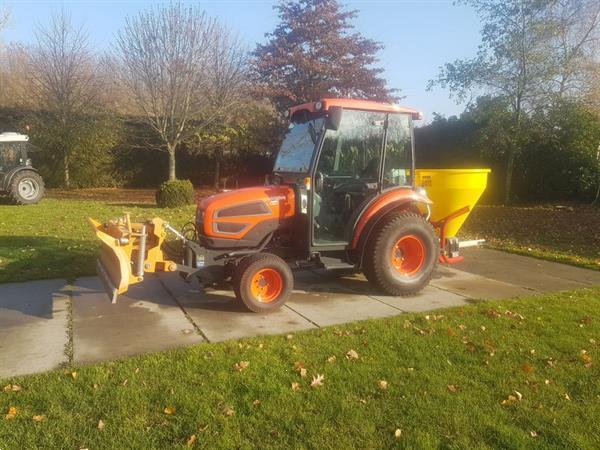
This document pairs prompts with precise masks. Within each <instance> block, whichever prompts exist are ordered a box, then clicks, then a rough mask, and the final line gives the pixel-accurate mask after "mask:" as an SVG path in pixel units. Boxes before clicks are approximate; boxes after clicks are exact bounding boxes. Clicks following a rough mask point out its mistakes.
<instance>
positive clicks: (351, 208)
mask: <svg viewBox="0 0 600 450" xmlns="http://www.w3.org/2000/svg"><path fill="white" fill-rule="evenodd" d="M288 116H289V120H290V127H289V130H288V132H287V134H286V136H285V139H284V140H283V143H282V145H281V149H280V150H279V153H278V155H277V159H276V161H275V165H274V167H273V171H272V173H271V174H270V175H269V176H268V179H267V181H266V183H265V185H264V186H259V187H251V188H245V189H239V190H235V191H231V192H223V193H219V194H216V195H212V196H210V197H207V198H204V199H202V200H200V201H199V203H198V207H197V212H196V219H195V223H194V224H193V226H188V227H186V228H184V230H182V231H181V232H180V231H178V230H176V229H174V228H173V227H171V226H170V225H169V224H167V223H165V222H163V221H162V220H160V219H153V220H149V221H147V222H145V223H131V222H130V220H129V218H128V217H125V218H122V219H119V220H116V221H111V222H108V223H106V224H101V223H98V222H96V221H93V220H90V221H91V223H92V225H93V226H94V229H95V231H96V234H97V235H98V237H99V238H100V239H101V240H102V242H103V244H104V245H103V249H102V254H101V257H100V259H99V261H98V265H97V267H98V273H99V275H100V277H101V279H102V280H103V282H104V284H105V287H106V288H107V292H108V294H109V297H110V298H111V299H112V300H113V301H116V298H117V295H118V294H119V293H123V292H125V291H126V290H127V288H128V286H129V285H130V284H132V283H136V282H140V281H142V280H143V278H144V274H145V273H146V272H157V271H176V272H179V273H180V274H181V275H182V276H183V277H184V278H186V279H190V278H191V277H197V278H198V279H199V280H200V281H201V282H203V283H205V284H211V283H217V282H221V281H224V280H228V279H229V280H231V282H232V284H233V289H234V291H235V293H236V296H237V297H238V298H239V299H240V300H241V301H242V302H243V303H244V304H245V305H246V306H247V307H248V308H249V309H250V310H252V311H255V312H267V311H271V310H274V309H277V308H279V307H281V306H282V305H283V303H284V302H285V301H286V299H287V298H288V296H289V295H290V292H291V291H292V289H293V286H294V277H293V274H292V269H301V268H315V267H316V268H325V269H330V270H338V269H344V271H346V272H347V271H349V270H350V271H355V272H363V273H364V274H365V276H366V277H367V279H368V280H369V281H370V282H371V283H372V284H373V285H374V286H376V288H378V289H379V290H381V291H383V292H385V293H387V294H391V295H412V294H415V293H417V292H419V291H420V290H421V289H423V287H425V286H426V285H427V284H428V282H429V280H430V278H431V276H432V273H433V271H434V269H435V266H436V264H437V262H438V260H440V258H441V259H442V260H443V261H446V262H452V261H454V260H456V259H457V258H459V257H458V248H459V243H458V241H457V240H456V238H455V237H454V235H455V233H456V231H458V228H459V227H460V225H458V227H456V226H455V227H454V230H452V233H451V234H450V235H449V234H448V230H449V224H450V223H451V222H452V221H455V220H456V218H459V219H460V220H464V218H465V217H466V214H468V212H469V210H470V209H471V208H472V206H473V205H474V204H475V202H476V201H477V199H478V198H479V195H481V193H482V192H483V189H484V188H485V179H487V171H485V170H483V171H475V172H476V175H477V174H484V175H483V176H484V179H483V181H481V177H480V178H477V180H479V181H477V182H476V183H475V185H474V186H464V184H467V185H469V184H471V185H472V184H473V183H472V182H471V181H470V180H471V179H472V178H473V174H472V173H471V174H469V173H467V175H466V178H465V173H463V172H464V171H463V172H461V173H459V174H458V178H456V177H454V172H452V171H451V170H450V171H449V170H438V171H433V172H431V171H429V172H426V173H425V172H423V173H422V174H420V173H419V171H415V157H414V156H415V155H414V153H415V151H414V144H413V120H415V119H419V118H420V114H419V112H417V111H415V110H413V109H409V108H403V107H398V106H395V105H391V104H387V103H379V102H373V101H366V100H350V99H322V100H320V101H317V102H314V103H306V104H303V105H299V106H296V107H293V108H291V109H290V110H289V112H288ZM430 172H431V173H430ZM466 172H469V171H466ZM471 172H473V171H472V170H471ZM418 177H420V178H421V183H420V184H422V185H423V186H424V187H417V184H416V179H417V178H418ZM436 179H440V180H444V181H443V183H446V184H448V190H447V192H446V191H444V190H443V189H442V190H440V189H439V187H438V186H436V185H435V180H436ZM461 180H462V181H461ZM461 184H462V185H461ZM429 187H431V189H432V190H434V191H435V192H438V193H439V194H438V195H439V196H440V197H441V198H440V200H439V202H441V203H440V205H441V206H442V208H441V209H440V211H447V212H448V214H445V215H444V216H443V217H442V216H440V215H439V214H438V217H433V216H432V213H433V214H434V216H435V210H434V209H432V208H433V207H434V202H433V201H432V199H431V198H430V197H429V196H428V189H429ZM440 192H442V193H440ZM443 192H446V193H445V194H444V193H443ZM453 192H454V194H453ZM465 193H466V194H465ZM452 195H454V200H452V198H451V197H452ZM456 199H458V200H456ZM453 202H454V203H456V202H458V203H456V205H457V206H458V207H456V208H454V207H452V208H451V210H448V205H452V204H454V203H453ZM461 224H462V222H461ZM169 232H170V233H173V234H174V235H175V236H176V237H177V238H178V239H179V240H180V241H181V244H182V251H181V256H180V257H172V258H168V257H167V256H166V255H167V254H168V253H169V252H163V249H162V247H163V242H164V239H165V238H166V235H167V233H169Z"/></svg>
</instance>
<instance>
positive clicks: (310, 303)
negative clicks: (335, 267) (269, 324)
mask: <svg viewBox="0 0 600 450" xmlns="http://www.w3.org/2000/svg"><path fill="white" fill-rule="evenodd" d="M287 305H288V306H289V308H291V309H293V310H294V311H296V312H298V313H299V314H301V315H302V316H304V317H306V318H307V319H309V320H310V321H311V322H314V323H315V324H317V325H319V326H327V325H336V324H340V323H346V322H352V321H353V320H364V319H374V318H378V317H390V316H396V315H398V314H400V313H402V311H401V310H400V309H398V308H396V307H394V306H390V305H389V304H386V303H384V302H381V301H379V300H377V299H374V298H372V297H370V296H368V295H364V294H362V293H359V292H356V291H353V290H352V289H351V288H349V287H347V286H344V285H343V284H341V283H340V280H339V279H338V278H336V277H331V276H319V275H316V274H312V275H311V274H303V275H300V274H298V275H297V276H296V283H295V289H294V292H293V293H292V295H291V296H290V299H289V300H288V301H287Z"/></svg>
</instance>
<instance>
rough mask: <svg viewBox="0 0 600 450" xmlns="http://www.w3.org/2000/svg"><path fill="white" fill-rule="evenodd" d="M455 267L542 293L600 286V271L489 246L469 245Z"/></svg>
mask: <svg viewBox="0 0 600 450" xmlns="http://www.w3.org/2000/svg"><path fill="white" fill-rule="evenodd" d="M461 252H462V254H463V255H464V257H465V260H464V261H462V262H460V263H458V264H455V265H453V266H452V267H454V268H456V269H459V270H463V271H466V272H470V273H473V274H477V275H481V276H484V277H487V278H491V279H494V280H498V281H503V282H506V283H511V284H516V285H519V286H523V287H527V288H532V289H535V290H537V291H540V292H554V291H561V290H568V289H580V288H584V287H588V286H596V285H600V271H596V270H590V269H583V268H580V267H574V266H569V265H566V264H559V263H555V262H551V261H544V260H542V259H536V258H530V257H528V256H521V255H515V254H512V253H506V252H501V251H499V250H492V249H488V248H466V249H463V250H462V251H461Z"/></svg>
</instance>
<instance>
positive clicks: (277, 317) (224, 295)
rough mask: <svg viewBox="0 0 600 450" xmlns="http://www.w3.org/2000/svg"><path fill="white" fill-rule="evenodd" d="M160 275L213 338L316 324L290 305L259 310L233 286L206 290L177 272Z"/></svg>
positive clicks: (310, 326) (295, 328) (265, 333)
mask: <svg viewBox="0 0 600 450" xmlns="http://www.w3.org/2000/svg"><path fill="white" fill-rule="evenodd" d="M159 278H160V280H161V282H162V283H164V286H165V287H166V288H167V289H168V291H169V292H170V293H171V294H173V295H174V296H175V297H176V298H177V301H178V302H179V304H180V305H181V306H182V307H183V308H184V309H185V311H186V312H187V314H189V316H190V317H191V318H192V320H193V321H194V323H195V324H196V325H197V326H198V327H199V328H200V329H201V330H202V333H203V334H204V335H205V336H206V337H207V338H208V339H209V340H210V341H211V342H216V341H225V340H228V339H239V338H243V337H250V336H259V335H269V334H283V333H290V332H294V331H300V330H307V329H310V328H316V326H315V325H314V324H313V323H311V322H310V321H309V320H307V319H305V318H304V317H302V316H300V315H298V314H297V313H295V312H294V311H293V310H291V309H290V308H288V307H286V306H284V307H283V308H281V309H280V310H279V311H276V312H273V313H271V314H256V313H253V312H250V311H248V310H247V309H246V308H245V307H244V305H243V304H242V303H241V302H240V301H238V300H237V299H236V298H235V294H234V293H233V291H232V290H231V289H222V290H220V289H208V290H206V291H205V290H204V289H202V287H201V286H200V285H199V284H198V283H197V282H196V281H195V280H194V281H192V282H191V283H190V284H187V283H185V282H183V281H182V280H181V279H180V278H179V277H178V276H177V275H176V274H160V275H159Z"/></svg>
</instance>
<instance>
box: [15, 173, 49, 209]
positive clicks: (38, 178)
mask: <svg viewBox="0 0 600 450" xmlns="http://www.w3.org/2000/svg"><path fill="white" fill-rule="evenodd" d="M25 176H27V177H30V178H35V180H36V181H37V183H38V185H39V188H40V195H39V196H38V198H37V199H36V200H35V201H29V200H23V198H22V197H21V196H20V195H19V182H20V181H21V179H23V178H24V177H25ZM45 189H46V187H45V185H44V180H43V179H42V177H41V176H40V174H38V173H37V172H34V171H33V170H21V171H19V172H17V173H16V174H15V176H14V177H13V179H12V180H11V183H10V186H9V188H8V198H9V200H10V202H11V203H13V204H15V205H32V204H35V203H38V202H39V201H40V200H41V199H42V198H43V197H44V193H45Z"/></svg>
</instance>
